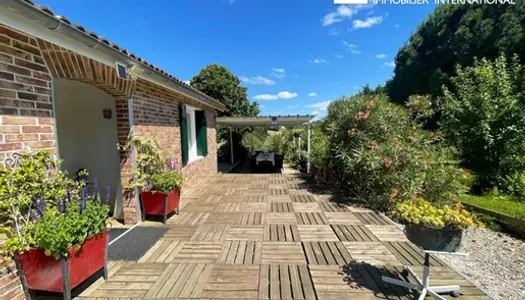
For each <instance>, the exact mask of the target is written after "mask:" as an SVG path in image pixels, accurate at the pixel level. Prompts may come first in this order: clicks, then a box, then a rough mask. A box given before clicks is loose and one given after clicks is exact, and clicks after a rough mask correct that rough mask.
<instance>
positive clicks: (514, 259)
mask: <svg viewBox="0 0 525 300" xmlns="http://www.w3.org/2000/svg"><path fill="white" fill-rule="evenodd" d="M459 252H466V253H468V254H469V256H467V257H462V256H452V255H439V257H440V258H441V259H442V260H444V261H445V262H447V263H448V264H449V265H451V266H453V267H454V268H455V269H456V270H458V271H459V272H461V273H463V274H464V275H466V276H467V277H468V279H469V280H470V281H471V282H472V283H474V284H475V285H477V286H478V287H480V288H483V289H484V290H485V291H486V292H488V293H489V294H490V295H491V296H493V297H495V298H496V299H501V300H522V299H525V241H524V240H520V239H517V238H514V237H512V236H509V235H506V234H503V233H499V232H494V231H491V230H489V229H485V228H469V229H467V230H466V231H465V232H464V233H463V240H462V244H461V248H460V250H459Z"/></svg>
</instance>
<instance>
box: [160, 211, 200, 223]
mask: <svg viewBox="0 0 525 300" xmlns="http://www.w3.org/2000/svg"><path fill="white" fill-rule="evenodd" d="M209 215H210V214H209V213H200V212H183V211H181V212H180V214H179V215H174V216H173V217H171V218H170V219H169V220H168V224H183V225H200V224H204V222H205V221H206V219H207V218H208V217H209Z"/></svg>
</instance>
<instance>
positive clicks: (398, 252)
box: [383, 242, 444, 266]
mask: <svg viewBox="0 0 525 300" xmlns="http://www.w3.org/2000/svg"><path fill="white" fill-rule="evenodd" d="M383 245H385V247H386V248H387V249H388V250H390V252H391V253H392V254H393V255H394V256H395V257H397V259H398V260H399V261H400V262H401V263H402V264H403V265H408V266H422V265H423V263H424V260H425V258H424V255H423V252H422V251H421V250H420V249H419V248H417V247H416V246H414V245H413V244H412V243H410V242H383ZM430 265H431V266H443V265H444V263H443V262H441V261H440V260H439V259H437V258H436V257H435V256H433V255H431V256H430Z"/></svg>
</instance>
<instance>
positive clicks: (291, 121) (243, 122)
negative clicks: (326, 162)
mask: <svg viewBox="0 0 525 300" xmlns="http://www.w3.org/2000/svg"><path fill="white" fill-rule="evenodd" d="M314 117H315V116H312V115H295V116H291V115H288V116H280V115H279V116H258V117H220V118H217V125H221V126H225V127H229V128H230V158H231V164H232V165H233V164H234V157H233V137H232V129H233V128H246V127H265V128H275V127H281V126H282V127H292V126H303V125H306V126H307V128H308V142H307V145H308V146H307V152H308V155H307V167H306V168H307V173H310V136H311V131H310V122H311V121H312V119H313V118H314Z"/></svg>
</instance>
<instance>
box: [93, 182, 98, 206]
mask: <svg viewBox="0 0 525 300" xmlns="http://www.w3.org/2000/svg"><path fill="white" fill-rule="evenodd" d="M97 201H98V179H97V178H95V183H94V186H93V202H97Z"/></svg>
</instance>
